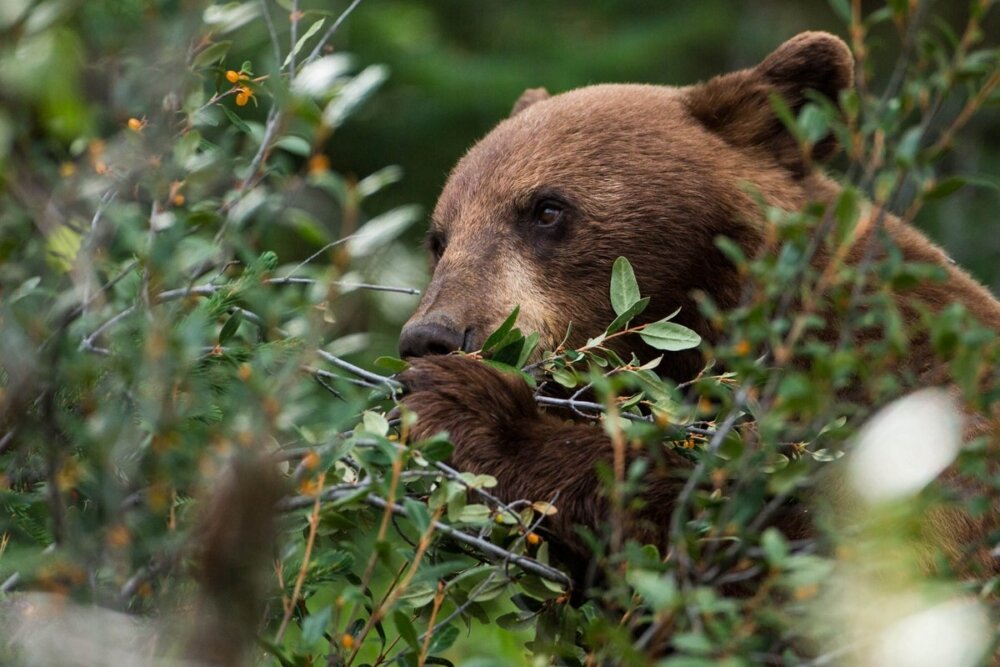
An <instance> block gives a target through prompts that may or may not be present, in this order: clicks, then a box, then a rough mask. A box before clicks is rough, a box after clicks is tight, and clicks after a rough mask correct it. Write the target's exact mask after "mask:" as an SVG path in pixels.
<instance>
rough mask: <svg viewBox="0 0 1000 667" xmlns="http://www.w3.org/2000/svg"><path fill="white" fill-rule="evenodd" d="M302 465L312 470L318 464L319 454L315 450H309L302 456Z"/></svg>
mask: <svg viewBox="0 0 1000 667" xmlns="http://www.w3.org/2000/svg"><path fill="white" fill-rule="evenodd" d="M302 465H304V466H305V467H306V468H308V469H309V470H312V469H313V468H315V467H316V466H318V465H319V454H317V453H316V452H309V453H308V454H306V455H305V456H304V457H303V458H302Z"/></svg>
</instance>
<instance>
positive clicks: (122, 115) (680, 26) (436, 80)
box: [0, 0, 1000, 353]
mask: <svg viewBox="0 0 1000 667" xmlns="http://www.w3.org/2000/svg"><path fill="white" fill-rule="evenodd" d="M230 4H231V5H233V6H235V5H236V4H237V3H230ZM245 4H246V5H251V4H252V3H245ZM865 4H866V5H871V7H870V9H871V10H874V9H877V8H878V7H880V6H881V3H865ZM966 4H967V3H964V2H961V3H951V2H937V3H931V5H932V6H931V12H930V14H931V15H932V18H931V19H930V20H932V21H934V22H935V23H937V24H939V26H940V33H941V35H942V39H947V38H948V37H947V35H948V34H949V33H950V32H951V31H952V30H955V29H957V28H951V27H949V26H959V25H963V23H962V21H963V19H964V12H965V11H966V10H967V6H966ZM35 5H38V9H39V11H28V9H29V8H32V7H34V6H35ZM348 5H349V2H347V1H346V0H303V1H302V2H301V3H299V5H298V7H299V9H300V10H301V11H305V12H307V13H309V14H317V13H328V14H329V15H331V16H338V15H339V14H340V13H341V12H342V11H343V10H344V9H345V8H346V7H347V6H348ZM846 5H847V3H846V2H844V1H838V0H834V1H833V2H830V3H828V2H825V1H823V0H811V1H809V2H803V1H801V0H768V1H755V2H733V1H731V0H702V1H701V2H694V3H692V2H668V1H652V0H620V1H615V2H611V1H610V0H548V1H547V2H528V1H519V2H510V1H507V0H503V1H501V0H477V1H476V2H468V1H467V0H436V1H435V2H426V1H424V0H364V1H363V2H361V3H360V4H359V5H358V7H357V8H356V10H355V11H354V12H353V13H352V14H351V15H350V17H349V18H348V19H347V21H346V22H345V23H344V24H343V25H342V26H341V27H340V29H339V30H338V32H337V34H336V36H335V37H334V40H333V45H334V50H336V51H338V52H346V53H349V54H353V56H354V57H355V59H356V60H355V66H356V67H357V68H358V69H361V68H363V67H364V66H367V65H370V64H385V65H386V66H387V68H388V70H387V71H388V79H387V80H386V82H385V83H384V84H383V85H382V87H381V88H380V89H379V90H377V91H376V92H375V94H374V95H372V96H371V98H370V99H368V100H367V101H366V102H365V103H364V104H363V105H362V106H361V108H360V110H359V111H357V112H355V113H354V114H353V115H352V116H351V117H350V118H349V119H348V120H347V122H346V123H345V124H344V125H342V126H341V127H339V128H338V129H337V130H336V133H335V135H334V136H332V137H326V138H324V140H323V141H322V142H321V145H320V146H319V147H318V150H319V151H320V152H323V153H325V154H326V155H327V156H328V158H329V163H330V169H331V171H332V172H334V173H339V174H342V175H344V177H345V178H346V180H347V181H348V182H352V181H354V180H356V179H361V178H363V177H364V176H366V175H369V174H371V173H373V172H376V171H377V170H379V169H381V168H383V167H385V166H387V165H399V166H401V167H402V177H401V179H400V180H399V181H398V182H396V183H395V184H393V185H392V186H390V187H387V188H384V189H382V190H381V191H379V192H378V193H376V194H375V195H373V196H372V197H370V198H368V199H366V200H365V202H364V205H363V207H362V209H361V211H360V221H361V222H363V221H364V219H366V218H367V217H371V216H375V215H377V214H379V213H382V212H385V211H388V210H391V209H393V208H394V207H397V206H401V205H406V204H416V205H417V206H418V207H419V210H420V215H421V216H424V217H421V218H420V219H418V220H417V222H416V224H413V225H412V226H411V227H410V228H409V229H408V231H407V233H406V235H405V236H404V237H402V239H401V242H400V243H398V244H396V245H393V246H392V247H391V248H390V249H389V250H388V251H385V252H380V253H378V254H376V255H375V256H373V257H370V258H368V259H367V263H366V264H365V266H364V267H363V269H362V273H363V274H364V275H363V276H362V277H363V278H365V279H366V280H373V281H382V282H386V283H391V284H399V285H409V286H416V287H422V286H423V285H424V284H425V282H426V279H427V275H426V268H425V263H424V255H423V251H422V248H421V237H422V234H423V231H424V229H426V223H425V216H426V214H427V213H428V212H429V211H430V210H431V209H432V208H433V205H434V201H435V199H436V196H437V193H438V192H439V190H440V188H441V186H442V184H443V182H444V180H445V178H446V177H447V174H448V171H449V169H450V168H451V166H452V165H453V164H454V163H455V161H456V160H457V159H458V158H459V157H460V156H461V155H462V154H463V152H464V151H465V150H466V149H467V148H468V147H469V146H470V145H471V144H473V143H474V142H475V141H476V140H477V139H478V138H479V137H481V136H482V135H483V134H485V133H486V132H488V131H489V129H490V128H491V127H492V126H493V125H495V124H496V123H497V122H498V121H499V120H500V119H502V118H504V117H505V116H506V115H507V113H508V112H509V110H510V107H511V105H512V103H513V102H514V100H515V99H517V97H518V96H519V95H520V93H521V92H522V91H523V90H524V89H525V88H529V87H537V86H544V87H546V88H548V89H549V91H550V92H552V93H557V92H560V91H564V90H567V89H570V88H574V87H577V86H583V85H587V84H591V83H597V82H609V81H614V82H645V83H664V84H676V85H683V84H689V83H693V82H696V81H699V80H702V79H705V78H708V77H711V76H712V75H714V74H717V73H722V72H727V71H731V70H733V69H737V68H741V67H748V66H752V65H753V64H755V63H757V62H759V61H760V59H762V58H763V57H764V56H766V55H767V54H768V53H769V52H770V51H771V50H772V49H774V48H775V47H777V46H778V45H779V44H780V43H781V42H782V41H784V40H785V39H788V38H789V37H791V36H793V35H795V34H796V33H797V32H799V31H802V30H815V29H822V30H829V31H832V32H834V33H837V34H839V35H841V36H844V35H845V34H846V29H845V25H844V21H843V20H842V18H841V16H842V14H841V15H838V11H837V10H838V9H840V10H841V11H843V9H844V8H846ZM267 6H268V7H269V8H270V9H271V11H272V12H273V13H274V14H275V15H276V16H278V17H280V18H281V20H280V21H278V22H277V23H278V24H279V31H281V32H282V34H281V35H280V38H281V40H282V42H283V43H284V41H285V40H286V39H288V36H287V34H285V33H286V32H287V24H288V21H287V20H286V17H285V16H281V14H282V12H285V11H288V9H290V8H291V0H268V2H267ZM204 7H205V3H204V2H201V1H200V0H114V1H111V0H88V1H87V2H82V1H80V0H46V1H45V2H42V3H36V2H32V0H3V2H2V3H0V44H3V43H4V42H6V44H7V46H6V47H5V48H4V49H3V51H2V58H0V161H2V160H3V159H4V157H5V156H18V157H20V158H21V163H22V164H24V163H31V164H34V165H39V164H42V165H43V166H44V164H45V163H47V164H49V165H50V167H51V169H53V170H54V169H58V168H59V165H60V164H65V163H66V161H67V160H68V159H72V158H73V157H74V156H75V155H79V154H80V153H81V152H82V151H83V150H84V148H85V147H86V146H87V142H88V141H91V140H92V139H94V138H98V137H101V136H107V135H109V134H111V133H113V132H114V131H118V130H119V129H120V128H121V127H122V126H123V124H124V123H125V122H126V120H127V119H128V118H130V117H138V118H142V117H145V116H146V115H147V113H148V112H149V111H150V109H151V107H152V106H153V105H160V104H165V103H166V102H165V101H164V100H166V99H167V98H164V93H166V92H167V91H169V90H170V86H171V85H173V84H174V83H175V79H176V78H177V77H179V76H181V70H182V69H183V59H184V57H185V56H186V54H187V53H190V52H191V50H192V49H194V48H195V47H196V46H197V45H196V44H193V43H191V41H190V40H191V35H192V34H193V31H194V29H195V28H197V25H198V23H199V20H200V19H201V17H202V13H203V10H204ZM986 26H987V30H986V34H987V38H986V42H987V44H986V46H995V45H996V43H997V40H998V37H1000V17H998V15H997V12H993V14H992V16H990V17H989V20H988V22H987V23H986ZM874 34H875V39H874V41H873V44H874V45H875V48H874V49H873V50H872V52H871V53H870V59H871V65H872V77H873V82H872V88H873V89H875V90H878V89H879V87H880V86H881V85H883V84H884V82H885V80H886V79H887V76H888V73H889V72H890V71H891V69H892V66H893V64H894V62H895V58H896V56H897V55H898V53H899V47H900V40H899V38H898V35H896V34H895V31H894V29H893V28H892V25H891V23H890V22H884V23H882V24H881V25H880V26H878V27H877V28H876V30H875V33H874ZM29 37H30V38H29ZM11 44H17V48H16V49H11V48H9V46H10V45H11ZM241 60H247V61H249V62H251V63H252V64H253V66H254V68H255V70H256V71H257V72H258V73H262V72H263V73H266V72H267V71H269V69H271V68H273V67H274V63H273V62H270V60H273V58H271V57H270V48H269V42H268V37H267V33H266V30H265V28H264V24H263V22H261V21H255V22H253V23H252V24H250V25H248V26H246V27H245V28H244V29H242V30H241V31H240V39H239V40H238V41H236V43H234V44H233V45H232V47H231V49H230V52H229V54H228V56H227V58H226V61H225V62H224V63H222V64H223V66H224V67H238V64H239V63H240V62H241ZM220 71H221V70H220ZM267 106H268V105H267V104H260V106H258V107H255V106H254V105H248V106H246V107H244V108H243V109H241V110H240V115H241V116H243V117H244V119H245V120H246V121H247V122H248V123H249V124H251V125H252V126H254V127H257V125H255V123H260V124H261V125H262V124H263V121H264V116H265V114H266V109H267ZM956 112H957V109H945V110H944V114H942V115H943V116H946V117H947V116H952V115H954V114H955V113H956ZM293 129H294V128H293ZM305 138H306V139H307V140H308V139H310V137H309V136H308V134H307V133H306V137H305ZM314 150H316V148H315V147H314ZM286 157H288V159H292V160H294V159H297V158H295V157H294V156H291V157H289V156H286ZM306 157H307V156H304V155H303V156H299V159H305V158H306ZM10 164H13V162H10ZM837 168H838V165H837V164H836V163H835V164H834V165H832V169H833V171H834V172H836V170H837ZM33 169H34V167H33ZM941 169H942V171H943V172H946V173H948V174H956V173H957V174H961V175H966V176H972V177H978V178H980V179H992V183H993V186H992V187H990V186H988V185H978V186H967V187H965V188H963V189H962V190H961V191H960V192H959V193H957V194H956V195H954V196H952V197H950V198H948V199H945V200H943V201H941V202H939V203H933V202H932V203H931V205H928V206H927V207H926V208H925V209H924V210H923V211H922V212H921V213H920V216H919V218H918V220H917V224H918V225H919V226H920V227H921V228H922V229H924V230H925V231H927V232H928V233H929V234H930V235H931V237H932V238H933V239H935V240H936V241H938V242H939V243H940V244H942V245H943V246H944V247H945V248H946V249H947V250H948V252H949V253H951V254H952V256H953V257H954V258H955V259H956V260H957V261H958V262H959V263H960V264H962V265H963V266H965V267H967V268H968V269H969V270H970V271H971V272H972V273H973V274H974V275H975V276H976V277H977V278H978V279H979V280H981V281H982V282H984V283H986V284H987V285H988V286H989V287H990V288H991V289H993V291H994V292H1000V262H998V261H997V258H998V257H1000V233H998V227H997V225H998V220H997V215H996V211H997V210H1000V192H998V189H997V187H996V183H997V174H1000V112H998V109H997V106H996V105H993V107H992V108H990V109H988V110H987V111H986V112H985V113H981V114H979V115H978V116H977V117H976V118H975V119H973V121H972V122H971V123H970V124H969V126H968V127H967V128H966V129H965V130H964V131H963V132H962V133H961V134H960V135H959V137H958V139H957V145H956V147H955V150H954V151H953V152H952V153H951V154H950V155H949V156H948V158H947V159H946V160H944V161H943V162H942V163H941ZM59 177H61V174H60V175H55V180H57V181H58V178H59ZM297 196H298V200H297V201H295V202H291V203H293V204H294V205H295V206H296V207H299V208H301V209H302V210H307V211H310V212H311V214H312V215H313V216H314V217H315V218H317V219H318V221H319V224H320V225H321V226H322V227H324V228H325V229H326V234H325V237H326V238H339V236H338V234H340V233H343V231H344V229H345V223H344V220H345V217H344V215H345V214H344V211H338V210H331V208H330V206H329V202H328V200H326V199H323V198H318V197H317V196H316V194H315V193H314V192H310V191H308V190H306V191H301V192H299V193H298V195H297ZM3 215H4V214H3V212H2V211H0V216H3ZM350 215H351V216H352V220H351V221H350V223H349V224H350V226H351V227H353V225H354V224H356V222H357V220H353V216H354V215H355V214H354V213H351V214H350ZM300 217H301V216H300ZM2 220H3V218H2V217H0V222H2ZM285 222H287V221H285ZM285 222H283V221H281V220H276V221H275V223H276V224H270V223H268V224H266V225H259V226H258V227H257V228H256V229H257V230H259V231H258V232H257V233H258V234H259V240H258V241H257V242H256V243H255V245H258V246H259V248H261V249H273V250H275V251H277V252H278V254H279V256H280V257H281V259H282V261H293V260H296V259H297V258H303V257H305V256H307V255H309V254H310V253H312V252H313V251H315V250H316V249H317V248H318V247H320V246H321V245H322V242H321V241H322V240H323V239H321V238H320V237H319V236H316V235H315V234H314V235H312V236H309V235H307V234H303V233H293V234H289V233H288V230H289V225H287V224H285ZM291 227H292V228H296V226H295V225H291ZM299 227H301V225H300V226H299ZM10 230H11V227H10V226H9V225H8V226H3V225H0V234H2V235H3V236H6V238H0V260H3V259H5V258H10V257H12V254H13V253H15V252H17V249H18V248H19V247H20V242H19V241H18V240H17V238H16V237H17V234H16V233H12V232H11V231H10ZM299 232H301V229H299ZM0 278H2V276H0ZM7 278H8V280H9V281H10V280H14V279H15V278H20V279H23V278H24V276H15V277H11V276H7ZM364 298H371V299H372V300H373V301H374V306H375V307H374V308H372V309H370V310H369V309H361V308H358V307H356V306H357V304H354V305H351V304H347V305H348V306H350V307H346V308H344V309H342V310H341V312H345V313H351V312H354V313H355V314H353V315H350V316H345V317H344V318H343V324H344V332H350V331H355V332H367V336H368V337H367V338H366V340H365V344H366V345H365V346H366V347H367V348H368V349H369V350H374V351H375V352H378V353H392V352H393V351H394V349H395V337H396V335H397V334H398V329H399V327H400V325H401V324H402V322H403V321H405V319H406V318H407V316H408V315H409V313H410V312H411V311H412V309H413V307H414V306H415V304H416V300H415V298H414V297H412V296H409V295H402V294H376V295H368V296H366V297H364ZM343 352H349V350H343Z"/></svg>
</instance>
